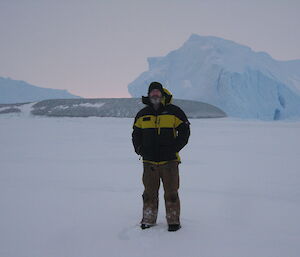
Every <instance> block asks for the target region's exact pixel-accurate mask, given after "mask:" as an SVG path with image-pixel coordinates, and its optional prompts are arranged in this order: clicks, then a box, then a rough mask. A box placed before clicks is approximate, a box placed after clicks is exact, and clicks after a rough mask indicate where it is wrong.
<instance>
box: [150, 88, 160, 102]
mask: <svg viewBox="0 0 300 257" xmlns="http://www.w3.org/2000/svg"><path fill="white" fill-rule="evenodd" d="M149 98H150V101H151V103H153V104H159V103H160V101H161V98H162V94H161V92H160V90H159V89H152V90H151V91H150V93H149Z"/></svg>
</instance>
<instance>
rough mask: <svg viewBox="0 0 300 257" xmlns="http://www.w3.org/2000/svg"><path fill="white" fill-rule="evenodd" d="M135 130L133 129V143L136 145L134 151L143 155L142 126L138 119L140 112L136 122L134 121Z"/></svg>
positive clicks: (135, 119)
mask: <svg viewBox="0 0 300 257" xmlns="http://www.w3.org/2000/svg"><path fill="white" fill-rule="evenodd" d="M132 128H133V131H132V144H133V147H134V151H135V152H136V153H137V154H138V155H141V148H142V128H141V125H140V121H139V119H138V114H137V115H136V117H135V118H134V123H133V126H132Z"/></svg>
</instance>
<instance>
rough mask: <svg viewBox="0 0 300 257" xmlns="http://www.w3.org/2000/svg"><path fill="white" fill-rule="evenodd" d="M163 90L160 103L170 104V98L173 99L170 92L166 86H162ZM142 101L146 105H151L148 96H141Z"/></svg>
mask: <svg viewBox="0 0 300 257" xmlns="http://www.w3.org/2000/svg"><path fill="white" fill-rule="evenodd" d="M163 90H164V94H163V97H162V99H161V103H162V104H163V105H167V104H171V103H172V100H173V95H172V93H171V92H170V91H169V90H168V89H166V88H163ZM142 103H143V104H146V105H149V106H152V103H151V102H150V99H149V96H142Z"/></svg>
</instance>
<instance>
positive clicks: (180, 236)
mask: <svg viewBox="0 0 300 257" xmlns="http://www.w3.org/2000/svg"><path fill="white" fill-rule="evenodd" d="M132 122H133V119H130V118H46V117H37V116H30V115H27V116H26V115H24V116H20V115H9V114H7V115H3V116H1V117H0V145H1V147H0V256H1V257H99V256H101V257H102V256H103V257H111V256H114V257H144V256H149V257H177V256H178V257H179V256H180V257H298V256H299V255H300V244H299V242H300V222H299V217H300V136H299V131H300V122H262V121H239V120H233V119H228V118H222V119H190V122H191V137H190V141H189V144H188V145H187V146H186V148H184V149H183V150H182V151H181V158H182V163H181V164H180V166H179V169H180V176H181V177H180V178H181V188H180V198H181V205H182V216H181V221H182V229H181V230H179V231H178V232H175V233H170V232H167V226H166V221H165V217H164V216H165V211H164V202H163V192H162V191H161V194H160V197H161V198H160V211H159V217H158V226H156V227H154V228H152V229H149V230H146V231H142V230H140V228H139V226H138V225H139V221H140V219H141V208H142V197H141V195H142V191H143V187H142V182H141V177H142V163H141V161H140V160H139V159H138V156H137V155H136V154H135V153H134V151H133V147H132V145H131V129H132Z"/></svg>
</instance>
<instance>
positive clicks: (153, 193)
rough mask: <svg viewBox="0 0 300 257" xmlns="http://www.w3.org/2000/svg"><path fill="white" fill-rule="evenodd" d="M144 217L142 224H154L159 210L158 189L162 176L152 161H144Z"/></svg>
mask: <svg viewBox="0 0 300 257" xmlns="http://www.w3.org/2000/svg"><path fill="white" fill-rule="evenodd" d="M143 167H144V173H143V184H144V187H145V189H144V193H143V219H142V221H141V223H142V224H148V225H154V224H155V223H156V219H157V212H158V191H159V186H160V177H159V172H158V169H157V167H155V165H152V164H150V163H143Z"/></svg>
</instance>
